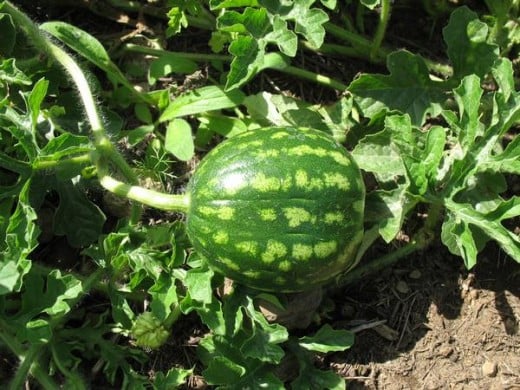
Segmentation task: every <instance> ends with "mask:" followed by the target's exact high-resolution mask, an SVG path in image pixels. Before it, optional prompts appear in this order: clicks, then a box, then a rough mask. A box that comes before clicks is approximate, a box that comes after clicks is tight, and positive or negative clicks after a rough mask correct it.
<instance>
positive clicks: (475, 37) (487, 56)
mask: <svg viewBox="0 0 520 390" xmlns="http://www.w3.org/2000/svg"><path fill="white" fill-rule="evenodd" d="M487 35H488V26H487V25H486V24H485V23H483V22H481V21H479V20H478V15H477V14H476V13H475V12H473V11H471V10H470V9H469V8H468V7H466V6H463V7H460V8H457V9H456V10H455V11H453V13H452V14H451V16H450V20H449V22H448V25H447V26H446V27H445V28H444V29H443V37H444V41H445V42H446V45H447V46H448V49H447V52H448V56H449V58H450V60H451V62H452V64H453V77H454V78H455V79H462V78H463V77H464V76H467V75H471V74H474V75H476V76H478V77H481V78H482V77H484V76H485V75H486V74H487V73H488V72H489V71H490V70H491V67H492V66H493V64H494V62H495V61H496V60H497V59H498V55H499V48H498V46H497V45H494V44H489V43H488V42H487V41H486V37H487Z"/></svg>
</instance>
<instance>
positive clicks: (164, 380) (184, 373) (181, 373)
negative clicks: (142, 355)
mask: <svg viewBox="0 0 520 390" xmlns="http://www.w3.org/2000/svg"><path fill="white" fill-rule="evenodd" d="M192 375H193V369H189V370H187V369H183V368H175V367H173V368H170V369H169V370H168V371H167V372H166V374H164V372H162V371H159V372H157V373H156V375H155V380H154V381H153V389H154V390H169V389H175V388H178V387H180V386H182V385H184V384H185V383H186V380H187V379H188V378H189V377H190V376H192Z"/></svg>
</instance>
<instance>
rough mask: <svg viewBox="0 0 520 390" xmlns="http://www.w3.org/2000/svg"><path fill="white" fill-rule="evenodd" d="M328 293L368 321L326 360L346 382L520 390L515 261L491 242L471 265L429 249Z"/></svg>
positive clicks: (353, 323)
mask: <svg viewBox="0 0 520 390" xmlns="http://www.w3.org/2000/svg"><path fill="white" fill-rule="evenodd" d="M334 299H335V302H336V304H337V305H339V307H340V312H342V313H343V318H341V319H340V320H338V323H337V325H338V324H341V323H343V324H345V325H346V326H347V327H350V328H356V327H358V329H363V328H364V327H365V328H366V327H368V329H365V330H360V331H359V332H357V334H356V336H357V337H356V342H355V345H354V346H353V348H351V349H350V350H349V351H347V352H346V353H340V354H335V355H332V356H330V358H328V361H327V363H328V364H329V365H330V366H332V367H333V368H334V369H335V370H337V371H338V372H340V373H341V374H342V375H343V376H344V377H345V378H347V379H348V380H349V382H350V384H351V386H350V388H351V389H388V390H394V389H395V390H398V389H497V390H498V389H520V334H519V331H518V328H519V322H520V265H519V264H517V263H514V261H512V260H511V259H508V258H506V257H505V256H504V255H503V253H501V252H500V251H499V250H498V249H496V248H490V249H488V250H487V252H486V254H485V255H484V256H482V258H481V259H480V262H479V263H478V265H477V266H476V268H475V269H473V270H471V271H467V270H466V269H465V267H464V266H463V264H462V262H461V260H460V259H459V258H456V257H453V256H451V255H450V254H449V253H447V252H446V251H445V250H444V249H443V248H435V247H434V248H430V249H429V250H428V251H426V252H424V253H422V254H420V255H418V256H414V257H413V258H410V259H408V260H406V261H404V262H403V263H399V264H398V265H396V266H395V267H394V268H393V269H389V270H387V271H386V272H384V274H382V275H378V276H377V277H375V278H368V279H366V280H363V282H362V283H359V284H358V285H356V286H354V287H352V288H349V289H347V290H344V291H343V292H342V294H341V295H339V294H338V295H336V296H334ZM382 321H384V325H382V326H381V325H380V326H375V327H371V324H374V325H377V324H378V323H381V322H382ZM337 325H336V326H337Z"/></svg>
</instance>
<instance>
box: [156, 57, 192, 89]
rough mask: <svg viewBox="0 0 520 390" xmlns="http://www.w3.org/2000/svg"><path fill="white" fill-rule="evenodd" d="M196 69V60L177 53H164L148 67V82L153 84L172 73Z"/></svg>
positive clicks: (182, 72)
mask: <svg viewBox="0 0 520 390" xmlns="http://www.w3.org/2000/svg"><path fill="white" fill-rule="evenodd" d="M197 69H198V65H197V63H196V62H194V61H192V60H189V59H187V58H183V57H179V56H178V55H177V54H171V53H168V54H164V55H162V56H160V57H158V58H156V59H155V60H153V61H152V63H151V64H150V67H149V69H148V83H149V84H150V85H155V83H156V82H157V80H158V79H160V78H162V77H165V76H168V75H170V74H172V73H179V74H191V73H193V72H195V71H196V70H197Z"/></svg>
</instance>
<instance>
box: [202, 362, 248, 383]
mask: <svg viewBox="0 0 520 390" xmlns="http://www.w3.org/2000/svg"><path fill="white" fill-rule="evenodd" d="M245 373H246V369H245V368H244V367H242V366H241V365H239V364H236V363H234V362H233V361H231V360H229V359H227V358H226V357H224V356H215V357H214V358H213V359H211V361H210V362H209V364H208V367H207V368H206V369H205V370H204V371H203V372H202V375H204V378H205V379H206V380H207V381H208V383H210V384H213V385H218V384H232V383H236V382H238V381H239V380H240V378H241V377H242V376H243V375H244V374H245Z"/></svg>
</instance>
